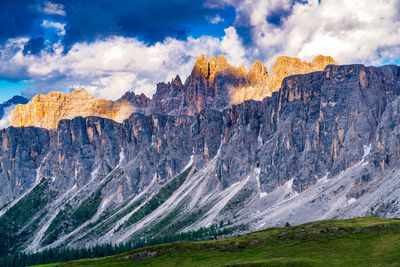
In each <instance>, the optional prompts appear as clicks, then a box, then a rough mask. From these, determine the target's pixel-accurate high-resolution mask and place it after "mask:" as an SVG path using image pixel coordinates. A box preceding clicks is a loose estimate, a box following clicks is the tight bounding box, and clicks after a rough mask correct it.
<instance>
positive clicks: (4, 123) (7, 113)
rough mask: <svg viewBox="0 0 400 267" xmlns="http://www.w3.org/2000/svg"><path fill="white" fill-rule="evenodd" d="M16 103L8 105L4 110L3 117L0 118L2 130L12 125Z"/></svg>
mask: <svg viewBox="0 0 400 267" xmlns="http://www.w3.org/2000/svg"><path fill="white" fill-rule="evenodd" d="M14 108H15V105H12V106H9V107H6V108H5V109H4V110H3V111H4V115H3V117H2V118H1V119H0V130H1V129H4V128H7V127H8V126H9V125H10V121H11V111H12V110H14Z"/></svg>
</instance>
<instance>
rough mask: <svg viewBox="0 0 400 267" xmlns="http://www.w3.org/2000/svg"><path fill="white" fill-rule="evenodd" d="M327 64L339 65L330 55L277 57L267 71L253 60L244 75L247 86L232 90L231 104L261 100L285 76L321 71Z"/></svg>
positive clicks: (276, 87)
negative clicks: (302, 58)
mask: <svg viewBox="0 0 400 267" xmlns="http://www.w3.org/2000/svg"><path fill="white" fill-rule="evenodd" d="M327 65H339V63H338V62H337V61H335V60H334V59H333V58H332V57H329V56H327V57H325V56H321V55H319V56H317V57H315V58H314V59H313V60H312V61H311V62H306V61H301V60H300V59H298V58H295V57H286V56H282V57H278V58H277V59H276V61H275V63H274V65H273V66H272V68H271V73H267V68H266V67H265V66H264V65H263V64H262V63H261V62H260V61H256V62H254V64H253V66H252V67H251V68H250V71H249V72H248V73H247V75H246V77H247V80H248V86H243V87H241V86H239V87H237V88H234V90H233V92H232V100H231V102H232V104H239V103H242V102H244V101H246V100H249V99H253V100H257V101H261V100H262V99H264V98H265V97H267V96H271V94H272V92H276V91H278V90H279V88H280V87H281V84H282V81H283V79H284V78H285V77H288V76H290V75H295V74H306V73H310V72H314V71H322V70H324V69H325V67H326V66H327Z"/></svg>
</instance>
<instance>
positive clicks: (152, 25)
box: [0, 0, 234, 47]
mask: <svg viewBox="0 0 400 267" xmlns="http://www.w3.org/2000/svg"><path fill="white" fill-rule="evenodd" d="M218 11H222V10H218V9H210V8H208V7H205V6H204V1H198V0H170V1H164V0H146V1H132V0H112V1H110V0H86V1H81V0H57V1H44V0H38V1H22V0H3V1H1V3H0V44H1V43H4V41H5V40H7V39H9V38H13V37H19V36H26V37H35V38H38V35H40V34H43V33H42V32H41V29H40V23H41V21H42V20H43V19H51V20H53V21H59V22H63V23H65V24H66V27H65V30H66V35H65V37H64V39H63V42H64V45H65V46H66V47H70V46H72V45H73V44H74V43H76V42H81V41H88V42H90V41H93V40H95V39H99V38H100V39H101V38H105V37H108V36H110V35H122V36H125V37H138V38H139V39H140V40H142V41H144V42H146V43H149V44H152V43H155V42H157V41H162V40H164V39H165V38H166V37H173V38H176V39H185V38H186V37H187V36H188V34H191V29H192V28H196V25H199V24H208V23H209V22H208V21H207V19H206V18H208V17H210V16H214V15H216V14H218ZM233 16H234V15H233ZM215 27H218V26H215ZM31 42H32V43H33V42H37V39H35V40H32V41H31Z"/></svg>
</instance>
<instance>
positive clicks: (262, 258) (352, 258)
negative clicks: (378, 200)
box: [46, 217, 400, 266]
mask: <svg viewBox="0 0 400 267" xmlns="http://www.w3.org/2000/svg"><path fill="white" fill-rule="evenodd" d="M399 263H400V220H395V219H382V218H375V217H364V218H357V219H350V220H328V221H317V222H312V223H307V224H303V225H299V226H293V227H282V228H268V229H265V230H261V231H257V232H253V233H250V234H246V235H242V236H236V237H230V238H225V239H219V240H210V241H203V242H177V243H171V244H166V245H158V246H151V247H146V248H142V249H137V250H133V251H131V252H127V253H124V254H121V255H117V256H113V257H106V258H100V259H90V260H79V261H73V262H68V263H62V264H52V265H46V266H133V265H135V266H328V265H329V266H398V264H399Z"/></svg>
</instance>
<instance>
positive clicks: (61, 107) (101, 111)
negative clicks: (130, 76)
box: [10, 90, 134, 129]
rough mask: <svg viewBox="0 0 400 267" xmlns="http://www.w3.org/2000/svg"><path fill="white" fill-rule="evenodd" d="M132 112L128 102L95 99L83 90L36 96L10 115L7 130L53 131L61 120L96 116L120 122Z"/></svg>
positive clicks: (132, 108) (18, 106) (16, 108)
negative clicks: (16, 128)
mask: <svg viewBox="0 0 400 267" xmlns="http://www.w3.org/2000/svg"><path fill="white" fill-rule="evenodd" d="M133 111H134V106H133V105H132V104H131V102H130V101H129V100H126V99H125V100H119V101H111V100H105V99H102V98H95V97H93V96H92V95H90V94H89V93H87V92H85V91H83V90H75V91H73V92H71V93H63V92H51V93H49V94H47V95H36V96H35V97H34V98H33V99H32V100H31V101H30V102H29V103H28V104H26V105H17V106H16V107H15V109H14V110H13V111H12V115H11V123H10V126H15V127H27V126H36V127H40V128H46V129H52V128H57V123H58V122H59V121H60V120H62V119H73V118H75V117H79V116H81V117H87V116H99V117H103V118H107V119H112V120H114V121H117V122H122V121H123V120H124V119H126V118H128V117H129V115H131V114H132V112H133Z"/></svg>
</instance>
